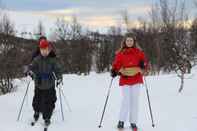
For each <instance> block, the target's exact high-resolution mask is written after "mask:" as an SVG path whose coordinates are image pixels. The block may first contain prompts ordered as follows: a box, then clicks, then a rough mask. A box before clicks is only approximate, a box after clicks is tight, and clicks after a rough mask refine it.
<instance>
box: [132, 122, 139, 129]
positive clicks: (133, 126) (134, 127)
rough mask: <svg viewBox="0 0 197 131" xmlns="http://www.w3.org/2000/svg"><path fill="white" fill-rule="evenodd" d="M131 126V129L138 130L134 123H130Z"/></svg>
mask: <svg viewBox="0 0 197 131" xmlns="http://www.w3.org/2000/svg"><path fill="white" fill-rule="evenodd" d="M131 128H132V130H133V131H138V128H137V126H136V124H135V123H131Z"/></svg>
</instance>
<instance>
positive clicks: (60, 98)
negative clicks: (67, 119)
mask: <svg viewBox="0 0 197 131" xmlns="http://www.w3.org/2000/svg"><path fill="white" fill-rule="evenodd" d="M53 76H54V78H55V81H56V83H55V85H56V86H58V85H57V76H56V74H55V73H54V72H53ZM57 88H59V100H60V109H61V115H62V121H64V112H63V106H62V95H61V89H60V87H57Z"/></svg>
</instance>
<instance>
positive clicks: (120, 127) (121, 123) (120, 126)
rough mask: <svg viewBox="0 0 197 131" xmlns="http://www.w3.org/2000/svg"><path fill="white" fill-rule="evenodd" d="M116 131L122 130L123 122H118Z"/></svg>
mask: <svg viewBox="0 0 197 131" xmlns="http://www.w3.org/2000/svg"><path fill="white" fill-rule="evenodd" d="M117 128H118V129H123V128H124V122H123V121H119V122H118V125H117Z"/></svg>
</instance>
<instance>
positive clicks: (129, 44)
mask: <svg viewBox="0 0 197 131" xmlns="http://www.w3.org/2000/svg"><path fill="white" fill-rule="evenodd" d="M125 43H126V46H127V47H133V46H134V39H133V38H132V37H127V39H126V42H125Z"/></svg>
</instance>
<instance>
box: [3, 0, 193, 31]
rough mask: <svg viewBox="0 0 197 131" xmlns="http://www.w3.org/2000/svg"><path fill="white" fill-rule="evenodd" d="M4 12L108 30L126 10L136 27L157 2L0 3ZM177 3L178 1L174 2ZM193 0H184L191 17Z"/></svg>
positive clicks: (19, 0)
mask: <svg viewBox="0 0 197 131" xmlns="http://www.w3.org/2000/svg"><path fill="white" fill-rule="evenodd" d="M0 1H1V3H2V5H3V7H5V8H6V9H8V10H11V11H14V12H20V13H26V14H31V15H32V14H33V15H44V16H47V17H50V18H53V19H57V18H59V17H61V18H64V19H65V20H68V21H71V19H72V17H73V15H74V16H76V17H77V18H78V20H79V22H80V23H81V24H83V25H86V26H89V27H91V28H92V27H93V28H96V27H104V26H105V27H109V26H116V25H121V24H122V22H123V21H122V15H121V12H123V11H124V10H127V11H128V14H129V18H130V19H131V20H132V21H133V24H134V26H137V24H136V23H137V22H136V21H137V20H138V19H139V18H143V19H146V18H147V16H148V12H149V11H150V9H151V6H152V4H153V3H156V2H158V1H159V0H0ZM170 1H173V0H170ZM178 1H180V0H178ZM193 1H194V0H186V6H187V8H188V9H189V10H188V12H189V15H190V16H193V15H194V14H195V11H194V9H195V6H194V2H193Z"/></svg>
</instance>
